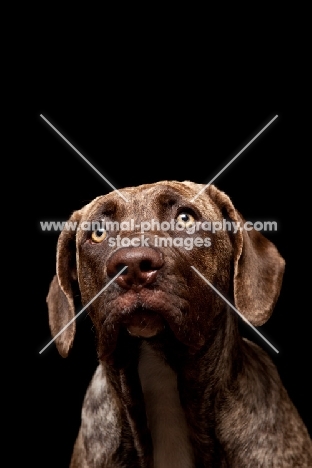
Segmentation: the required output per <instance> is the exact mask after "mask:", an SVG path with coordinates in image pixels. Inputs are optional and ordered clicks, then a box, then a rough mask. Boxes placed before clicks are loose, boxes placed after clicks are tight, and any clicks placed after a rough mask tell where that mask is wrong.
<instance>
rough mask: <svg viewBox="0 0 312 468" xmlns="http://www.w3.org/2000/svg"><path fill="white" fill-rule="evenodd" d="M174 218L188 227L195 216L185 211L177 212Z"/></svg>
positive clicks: (193, 221) (192, 222)
mask: <svg viewBox="0 0 312 468" xmlns="http://www.w3.org/2000/svg"><path fill="white" fill-rule="evenodd" d="M176 220H177V222H178V223H179V224H182V225H184V226H185V227H189V226H191V225H192V224H194V223H195V218H194V217H193V216H192V215H191V214H190V213H185V212H182V213H180V214H178V216H177V217H176Z"/></svg>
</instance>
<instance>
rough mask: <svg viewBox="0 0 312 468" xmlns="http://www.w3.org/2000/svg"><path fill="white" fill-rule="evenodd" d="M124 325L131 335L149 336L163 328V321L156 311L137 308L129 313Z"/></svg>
mask: <svg viewBox="0 0 312 468" xmlns="http://www.w3.org/2000/svg"><path fill="white" fill-rule="evenodd" d="M124 325H125V326H126V328H127V331H128V333H129V334H130V335H132V336H137V337H140V338H151V337H153V336H156V335H158V333H160V332H162V331H163V330H164V328H165V321H164V319H163V318H162V316H161V315H159V314H158V313H157V312H154V311H152V310H144V309H141V308H139V309H137V310H135V311H134V313H133V314H131V316H130V317H129V318H128V319H127V320H126V323H125V324H124Z"/></svg>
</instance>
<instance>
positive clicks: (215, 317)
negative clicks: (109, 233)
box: [47, 181, 312, 468]
mask: <svg viewBox="0 0 312 468" xmlns="http://www.w3.org/2000/svg"><path fill="white" fill-rule="evenodd" d="M202 188H203V186H202V185H199V184H195V183H193V182H189V181H186V182H177V181H162V182H159V183H156V184H149V185H142V186H139V187H129V188H125V189H123V190H121V192H122V193H123V194H124V195H125V196H126V197H127V198H128V199H129V203H126V202H124V201H123V199H122V198H121V197H120V196H119V195H118V194H117V193H114V192H112V193H110V194H108V195H105V196H102V197H98V198H96V199H95V200H93V201H92V202H91V203H89V204H88V205H86V206H85V207H83V208H82V209H81V210H78V211H76V212H74V213H73V215H72V217H71V220H72V221H77V222H78V223H82V222H83V221H92V220H98V219H100V217H101V216H102V217H103V216H110V217H111V218H110V219H113V220H118V221H122V220H126V219H131V218H133V219H135V220H136V221H143V220H151V219H160V220H168V219H172V218H174V217H175V216H177V213H179V210H183V209H184V208H187V209H189V210H193V211H192V212H194V213H195V214H194V216H197V219H200V220H202V221H204V220H209V221H217V220H221V219H222V218H224V217H227V218H228V219H230V220H231V221H234V222H237V221H242V220H243V218H242V217H241V215H240V213H239V212H238V211H237V210H236V209H235V208H234V206H233V204H232V202H231V200H230V199H229V197H228V196H227V195H226V194H224V193H223V192H221V191H220V190H218V189H217V188H216V187H214V186H212V185H211V186H209V187H208V188H207V189H205V190H204V191H203V192H202V193H201V195H200V196H199V197H198V198H197V199H196V201H195V202H194V203H192V202H191V201H190V200H191V198H192V197H193V196H194V195H196V194H197V193H198V192H199V190H201V189H202ZM116 234H117V233H114V235H116ZM120 234H121V235H123V236H133V235H135V234H137V233H133V232H129V233H127V232H121V233H120ZM156 234H160V233H159V232H157V233H156V232H151V233H149V235H150V236H151V238H152V237H153V236H155V235H156ZM162 234H163V235H164V236H168V233H167V232H165V233H162ZM178 234H179V235H182V234H181V233H178ZM172 235H173V236H174V235H177V233H175V234H172ZM197 235H201V236H204V235H207V233H205V232H199V233H195V234H194V236H197ZM209 235H210V236H211V240H212V243H211V247H209V248H203V247H194V248H193V249H192V250H185V249H183V248H180V247H167V248H158V249H154V251H157V255H158V257H157V258H160V259H162V260H163V265H162V266H161V268H159V271H158V272H157V278H156V279H155V280H154V282H153V283H152V284H151V285H144V287H143V288H142V289H140V290H138V289H135V288H134V289H132V288H131V287H130V288H129V289H128V290H125V289H123V288H122V287H121V286H120V284H121V283H118V282H115V283H114V284H112V285H111V286H110V287H109V288H107V290H105V291H104V292H103V293H102V294H101V295H100V297H98V298H97V299H96V300H95V301H94V302H93V303H92V304H91V305H90V306H89V308H88V313H89V314H90V317H91V319H92V321H93V323H94V326H95V330H96V332H97V343H98V344H97V351H98V356H99V367H98V368H97V371H96V373H95V375H94V377H93V379H92V382H91V383H90V386H89V388H88V390H87V393H86V396H85V400H84V404H83V408H82V420H81V427H80V431H79V434H78V437H77V440H76V444H75V447H74V450H73V455H72V461H71V465H70V468H167V467H164V461H160V460H162V459H164V457H163V453H162V450H164V453H169V450H170V444H168V440H169V439H168V438H170V437H175V438H176V440H175V441H174V442H175V443H173V442H172V452H171V453H170V456H171V455H172V461H170V463H171V464H172V468H173V467H174V468H176V467H179V468H190V467H193V468H208V467H216V468H217V467H218V468H229V467H230V468H295V467H302V468H311V467H312V443H311V438H310V436H309V434H308V432H307V429H306V428H305V426H304V424H303V422H302V420H301V419H300V416H299V414H298V412H297V410H296V408H295V407H294V406H293V404H292V402H291V401H290V399H289V397H288V395H287V392H286V390H285V388H284V387H283V385H282V382H281V380H280V378H279V375H278V373H277V370H276V368H275V366H274V365H273V363H272V361H271V359H270V358H269V356H268V355H267V354H266V353H265V352H264V351H263V350H262V349H261V348H259V347H258V346H256V345H255V344H254V343H252V342H250V341H248V340H246V339H243V338H242V337H241V336H240V335H239V331H238V325H237V320H238V319H237V316H236V315H235V313H234V312H233V311H232V310H231V309H230V308H229V307H228V306H227V305H226V304H225V303H224V301H223V300H221V299H220V298H219V296H217V295H216V294H215V293H214V292H213V291H212V290H211V288H210V287H209V286H208V285H207V284H205V283H204V281H203V280H202V279H201V278H200V277H199V276H198V275H197V274H196V273H195V272H194V271H193V270H192V269H191V268H190V266H191V265H193V266H195V267H196V268H197V269H198V270H199V271H200V272H201V273H202V275H203V276H204V277H205V278H207V279H208V280H209V281H210V282H211V283H212V284H214V285H215V287H217V288H218V290H219V291H220V292H221V293H222V294H223V295H224V296H226V297H227V298H228V299H229V300H230V301H232V303H233V304H234V305H235V306H236V308H237V309H239V310H240V312H241V313H242V314H243V315H244V316H245V317H246V319H247V320H249V321H250V322H251V323H252V324H253V325H255V326H258V325H262V324H263V323H265V322H266V320H268V318H269V317H270V315H271V313H272V310H273V308H274V305H275V303H276V301H277V299H278V295H279V292H280V288H281V283H282V276H283V271H284V260H283V259H282V258H281V256H280V255H279V253H278V251H277V249H276V248H275V246H274V245H273V244H272V243H271V242H269V241H268V240H267V239H265V237H264V236H262V235H261V234H260V233H259V232H256V231H250V232H245V231H244V232H238V233H237V235H234V234H231V233H228V232H223V231H220V232H218V233H216V234H211V233H209ZM89 239H90V233H87V232H85V231H83V230H77V232H73V231H63V232H62V233H61V235H60V237H59V241H58V249H57V275H56V276H55V277H54V279H53V281H52V283H51V285H50V290H49V294H48V297H47V302H48V308H49V323H50V327H51V332H52V335H53V336H55V335H56V334H57V333H58V331H59V330H61V328H62V327H64V325H65V324H66V323H68V321H70V320H71V319H72V318H73V317H74V313H75V312H74V302H73V296H74V294H76V293H77V292H78V291H79V293H80V294H81V300H82V303H83V304H87V303H88V302H89V301H90V300H91V299H92V298H93V297H94V296H95V295H96V294H97V293H98V292H99V291H100V290H101V289H102V288H103V286H104V285H105V284H107V282H108V281H109V280H110V277H109V274H108V270H109V268H110V267H109V264H110V263H112V260H113V259H114V258H116V257H114V256H116V252H117V251H118V249H117V248H115V249H109V248H108V244H107V241H105V242H102V243H101V244H97V245H92V243H90V241H89ZM133 249H135V247H134V248H133ZM153 255H156V254H153ZM142 309H143V310H146V309H149V310H151V311H155V312H157V314H159V315H160V316H161V317H163V319H164V322H165V324H166V325H165V327H164V330H163V331H162V332H160V333H158V334H156V335H155V336H152V337H151V338H148V339H147V340H145V339H143V338H142V337H141V338H140V337H136V336H131V335H129V333H128V332H127V331H126V328H125V326H124V324H125V323H128V322H127V321H129V320H130V319H131V317H133V314H135V312H136V311H138V310H142ZM74 334H75V322H73V323H72V324H71V325H70V326H69V327H68V328H67V329H66V330H65V331H64V332H63V333H62V334H61V335H60V336H59V337H58V338H56V345H57V348H58V350H59V352H60V354H61V355H62V356H63V357H66V356H67V354H68V352H69V350H70V348H71V346H72V344H73V339H74ZM149 359H150V365H151V367H150V369H149ZM158 376H159V379H163V380H162V381H161V383H162V384H163V385H158V381H157V378H158ZM166 395H167V396H168V398H167V399H166V398H165V396H166ZM160 398H161V399H164V404H163V406H162V404H161V403H160V400H159V399H160ZM165 400H166V401H165ZM166 405H167V408H168V418H167V419H166V418H165V417H164V416H165V412H164V411H163V408H166ZM170 408H171V410H172V414H169V409H170ZM166 422H167V423H168V425H170V424H171V427H170V428H168V427H166ZM172 424H173V427H172ZM175 424H176V426H174V425H175ZM162 434H166V438H165V439H164V438H162ZM173 435H174V436H173ZM162 457H163V458H162ZM165 458H166V457H165ZM168 467H169V465H168Z"/></svg>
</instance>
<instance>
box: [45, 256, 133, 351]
mask: <svg viewBox="0 0 312 468" xmlns="http://www.w3.org/2000/svg"><path fill="white" fill-rule="evenodd" d="M126 268H127V265H126V266H124V267H123V269H122V270H120V272H119V273H117V275H116V276H114V278H113V279H111V280H110V281H109V282H108V283H107V284H106V285H105V286H104V288H102V289H101V291H100V292H99V293H97V294H96V295H95V296H94V298H93V299H91V301H90V302H88V304H87V305H85V306H84V307H83V308H82V309H81V311H80V312H78V314H77V315H75V317H74V318H72V319H71V320H70V321H69V322H68V323H67V324H66V325H65V327H63V328H62V330H61V331H59V332H58V333H57V334H56V335H55V337H54V338H53V339H52V340H51V341H49V343H48V344H47V345H46V346H45V347H44V348H42V350H41V351H39V354H41V353H43V351H44V350H45V349H47V347H48V346H50V344H52V343H53V341H55V340H56V338H57V337H58V336H60V335H61V333H63V331H64V330H66V328H67V327H69V325H70V324H71V323H73V321H74V320H76V319H77V318H78V317H79V315H80V314H82V312H84V311H85V310H86V309H87V307H89V305H90V304H92V302H93V301H94V300H95V299H96V298H97V297H99V295H100V294H101V293H102V292H103V291H105V289H106V288H108V286H109V285H110V284H112V283H113V282H114V281H115V279H116V278H118V276H119V275H121V273H122V272H123V271H124V270H125V269H126Z"/></svg>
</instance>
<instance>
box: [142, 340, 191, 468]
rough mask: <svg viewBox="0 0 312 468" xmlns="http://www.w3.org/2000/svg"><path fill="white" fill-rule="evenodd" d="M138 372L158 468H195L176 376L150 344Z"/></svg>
mask: <svg viewBox="0 0 312 468" xmlns="http://www.w3.org/2000/svg"><path fill="white" fill-rule="evenodd" d="M138 371H139V376H140V380H141V384H142V389H143V393H144V399H145V405H146V414H147V420H148V425H149V429H150V431H151V435H152V440H153V447H154V468H193V467H194V464H193V453H192V447H191V444H190V442H189V437H188V429H187V425H186V420H185V415H184V412H183V410H182V407H181V404H180V398H179V393H178V389H177V376H176V374H175V372H174V371H173V370H172V369H171V368H170V367H169V366H168V365H167V364H166V363H165V362H164V361H163V360H162V359H161V358H160V357H159V356H158V355H157V354H156V353H155V352H154V350H153V349H152V348H151V347H150V346H149V344H148V343H146V342H144V343H143V344H142V353H141V357H140V361H139V366H138Z"/></svg>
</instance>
